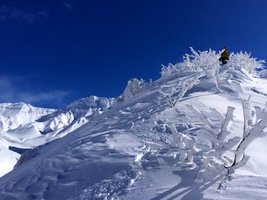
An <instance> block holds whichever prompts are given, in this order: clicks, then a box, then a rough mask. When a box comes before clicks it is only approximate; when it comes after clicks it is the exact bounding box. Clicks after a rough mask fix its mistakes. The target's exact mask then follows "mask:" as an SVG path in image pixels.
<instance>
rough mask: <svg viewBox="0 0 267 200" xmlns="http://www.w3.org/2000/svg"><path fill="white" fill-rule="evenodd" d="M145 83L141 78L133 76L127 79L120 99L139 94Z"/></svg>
mask: <svg viewBox="0 0 267 200" xmlns="http://www.w3.org/2000/svg"><path fill="white" fill-rule="evenodd" d="M146 85H147V83H146V82H145V81H144V80H143V79H141V80H139V79H137V78H133V79H131V80H129V81H128V84H127V87H126V88H125V90H124V92H123V94H122V96H121V97H120V99H122V100H127V99H130V98H132V97H133V96H135V95H137V94H139V93H140V92H141V91H142V89H143V88H144V87H145V86H146Z"/></svg>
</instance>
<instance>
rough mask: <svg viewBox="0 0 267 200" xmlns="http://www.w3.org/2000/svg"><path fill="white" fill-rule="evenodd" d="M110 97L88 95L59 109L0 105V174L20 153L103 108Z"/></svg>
mask: <svg viewBox="0 0 267 200" xmlns="http://www.w3.org/2000/svg"><path fill="white" fill-rule="evenodd" d="M112 102H113V99H108V98H100V97H96V96H91V97H88V98H83V99H79V100H77V101H75V102H73V103H72V104H70V105H68V106H67V107H66V108H64V109H63V110H54V109H45V108H36V107H33V106H31V105H28V104H24V103H13V104H12V103H3V104H0V163H1V168H0V176H2V175H4V174H6V173H7V172H9V171H11V170H12V169H13V167H14V165H15V164H16V162H17V161H18V160H19V158H20V156H21V153H23V152H24V151H26V150H29V149H33V148H36V147H38V146H40V145H43V144H46V143H48V142H51V141H53V140H55V139H58V138H61V137H63V136H65V135H66V134H68V133H69V132H71V131H73V130H75V129H77V128H78V127H80V126H81V125H83V124H84V123H86V122H87V121H88V119H89V117H90V116H95V115H99V114H101V113H102V112H104V111H105V110H107V109H108V108H109V107H110V105H111V104H112Z"/></svg>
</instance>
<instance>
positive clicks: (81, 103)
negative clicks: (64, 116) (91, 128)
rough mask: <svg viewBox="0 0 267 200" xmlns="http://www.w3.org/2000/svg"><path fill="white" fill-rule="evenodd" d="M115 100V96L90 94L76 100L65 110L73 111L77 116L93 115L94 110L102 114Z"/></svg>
mask: <svg viewBox="0 0 267 200" xmlns="http://www.w3.org/2000/svg"><path fill="white" fill-rule="evenodd" d="M113 101H114V99H113V98H106V97H97V96H90V97H87V98H82V99H79V100H77V101H74V102H73V103H71V104H69V105H68V106H67V107H66V108H65V109H64V110H68V111H71V112H72V113H73V114H74V117H75V118H78V117H83V116H86V115H91V114H93V113H94V112H96V113H98V114H100V113H101V112H103V111H105V110H106V109H108V108H109V107H110V106H111V105H112V103H113Z"/></svg>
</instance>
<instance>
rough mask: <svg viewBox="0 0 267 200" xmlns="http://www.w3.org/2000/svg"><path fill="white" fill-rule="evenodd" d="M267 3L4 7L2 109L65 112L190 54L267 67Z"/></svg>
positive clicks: (126, 1)
mask: <svg viewBox="0 0 267 200" xmlns="http://www.w3.org/2000/svg"><path fill="white" fill-rule="evenodd" d="M266 8H267V1H265V0H256V1H255V0H254V1H252V0H243V1H242V3H241V1H239V0H238V1H237V0H225V1H216V0H204V1H196V0H134V1H133V0H114V1H113V0H112V1H111V0H53V1H52V0H51V1H50V0H24V1H21V0H1V1H0V29H1V30H0V102H20V101H23V102H25V103H30V104H32V105H34V106H41V107H52V108H63V107H64V106H66V105H67V104H69V103H70V102H72V101H74V100H77V99H79V98H83V97H87V96H90V95H96V96H101V97H116V96H118V95H120V94H121V93H122V92H123V90H124V88H125V86H126V85H127V81H128V80H129V79H131V78H139V79H141V78H142V79H144V80H147V81H149V80H150V79H152V80H156V79H158V78H159V77H160V70H161V65H162V64H163V65H167V64H168V63H173V64H175V63H177V62H180V61H181V60H182V56H183V55H184V54H185V53H189V51H190V50H189V47H191V46H192V47H193V48H194V49H195V50H201V51H202V50H207V49H209V48H211V49H213V50H216V51H220V50H221V48H222V47H224V46H227V47H228V50H229V52H239V51H241V50H243V51H248V52H252V56H253V57H256V58H258V59H266V57H267V55H266V47H267V37H266V36H267V23H266V21H267V12H266Z"/></svg>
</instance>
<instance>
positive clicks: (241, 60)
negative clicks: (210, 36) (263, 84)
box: [161, 47, 267, 84]
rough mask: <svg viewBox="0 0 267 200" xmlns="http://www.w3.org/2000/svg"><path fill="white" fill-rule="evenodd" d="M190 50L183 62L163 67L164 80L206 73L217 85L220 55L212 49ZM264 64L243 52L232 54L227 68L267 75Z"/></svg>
mask: <svg viewBox="0 0 267 200" xmlns="http://www.w3.org/2000/svg"><path fill="white" fill-rule="evenodd" d="M190 50H191V52H192V54H185V55H184V56H183V62H181V63H177V64H175V65H173V64H168V66H163V67H162V70H161V75H162V78H164V77H168V76H171V75H174V74H177V73H178V74H181V73H187V72H198V73H199V72H204V73H205V74H206V75H207V76H208V77H210V78H211V79H213V82H214V83H215V84H217V82H218V78H219V77H218V76H219V75H220V74H219V70H220V67H221V65H220V62H219V58H220V53H216V51H214V50H211V49H209V50H208V51H198V52H197V51H195V50H194V49H193V48H192V47H191V48H190ZM264 63H265V61H264V60H259V61H258V60H257V59H256V58H253V57H251V53H247V52H245V53H243V52H242V51H241V52H240V53H231V54H230V56H229V61H228V63H227V65H226V66H227V67H229V68H233V69H236V70H241V69H243V70H245V71H247V72H249V73H250V74H257V71H260V73H261V74H267V73H266V67H264V65H263V64H264ZM255 69H257V70H255ZM258 73H259V72H258Z"/></svg>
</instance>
